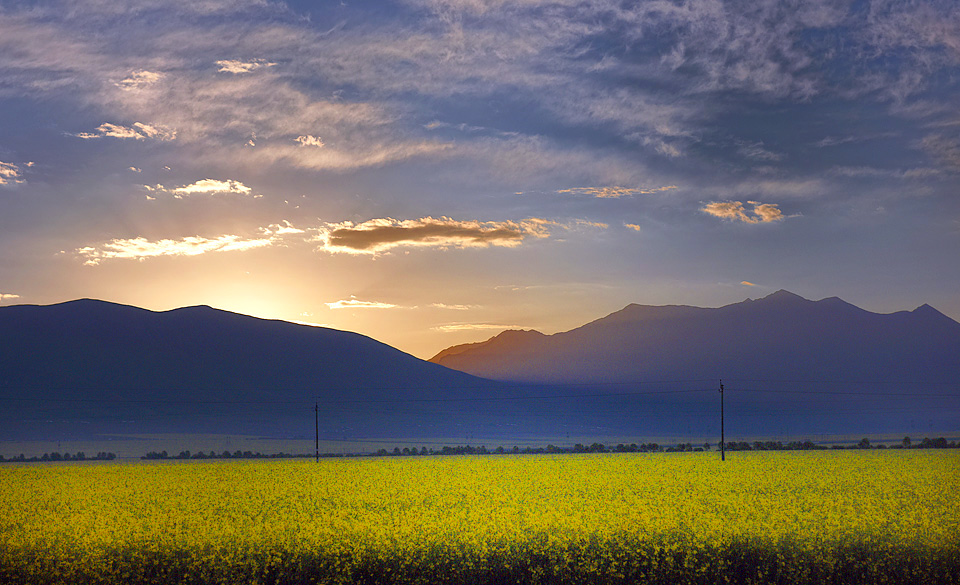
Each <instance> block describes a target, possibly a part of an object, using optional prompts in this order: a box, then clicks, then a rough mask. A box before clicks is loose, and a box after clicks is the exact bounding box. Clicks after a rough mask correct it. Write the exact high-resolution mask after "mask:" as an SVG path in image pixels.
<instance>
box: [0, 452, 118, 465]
mask: <svg viewBox="0 0 960 585" xmlns="http://www.w3.org/2000/svg"><path fill="white" fill-rule="evenodd" d="M116 458H117V455H116V453H108V452H107V451H100V452H99V453H97V454H96V455H95V456H93V457H87V455H86V453H84V452H83V451H77V452H76V454H74V455H71V454H69V453H62V454H61V453H59V452H57V451H54V452H53V453H44V454H43V455H42V456H40V457H37V456H33V457H25V456H24V455H23V453H21V454H19V455H16V456H14V457H11V458H9V459H7V458H5V457H4V456H3V455H0V463H37V462H40V461H43V462H47V461H113V460H114V459H116Z"/></svg>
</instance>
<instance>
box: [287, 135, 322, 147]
mask: <svg viewBox="0 0 960 585" xmlns="http://www.w3.org/2000/svg"><path fill="white" fill-rule="evenodd" d="M294 142H297V143H299V144H300V146H316V147H318V148H323V146H324V144H323V140H321V139H320V137H319V136H311V135H309V134H306V135H303V136H297V137H296V138H295V139H294Z"/></svg>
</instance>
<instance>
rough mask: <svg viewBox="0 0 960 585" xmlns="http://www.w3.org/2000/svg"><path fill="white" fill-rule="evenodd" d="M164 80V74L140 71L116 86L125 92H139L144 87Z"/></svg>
mask: <svg viewBox="0 0 960 585" xmlns="http://www.w3.org/2000/svg"><path fill="white" fill-rule="evenodd" d="M162 78H163V74H162V73H157V72H155V71H147V70H146V69H141V70H139V71H134V72H133V73H131V74H130V75H129V76H127V77H124V78H123V79H121V80H120V81H118V82H117V83H116V84H115V85H116V86H117V87H119V88H120V89H122V90H125V91H134V90H138V89H141V88H143V87H146V86H148V85H151V84H154V83H156V82H158V81H160V80H161V79H162Z"/></svg>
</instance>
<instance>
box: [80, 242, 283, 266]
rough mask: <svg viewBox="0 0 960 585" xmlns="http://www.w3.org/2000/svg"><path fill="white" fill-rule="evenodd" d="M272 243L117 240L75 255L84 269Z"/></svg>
mask: <svg viewBox="0 0 960 585" xmlns="http://www.w3.org/2000/svg"><path fill="white" fill-rule="evenodd" d="M273 243H274V239H273V238H270V237H261V238H253V239H249V238H244V237H242V236H237V235H222V236H218V237H216V238H205V237H202V236H189V237H186V238H182V239H179V240H167V239H164V240H153V241H151V240H148V239H146V238H142V237H141V238H130V239H125V238H116V239H113V240H110V241H108V242H105V243H103V244H101V245H99V246H88V247H85V248H78V249H77V250H76V253H77V255H78V256H80V257H81V258H83V259H84V262H83V263H84V264H86V265H87V266H96V265H97V264H100V263H101V262H102V261H104V260H116V259H127V260H146V259H148V258H156V257H160V256H199V255H201V254H208V253H211V252H239V251H244V250H252V249H254V248H263V247H266V246H270V245H271V244H273Z"/></svg>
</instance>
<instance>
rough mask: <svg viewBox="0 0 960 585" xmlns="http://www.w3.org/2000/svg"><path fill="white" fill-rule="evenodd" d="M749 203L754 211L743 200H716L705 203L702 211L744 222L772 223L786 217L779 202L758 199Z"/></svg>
mask: <svg viewBox="0 0 960 585" xmlns="http://www.w3.org/2000/svg"><path fill="white" fill-rule="evenodd" d="M747 204H749V205H752V206H753V210H752V211H749V212H748V211H747V210H746V208H745V207H744V204H743V202H741V201H714V202H712V203H708V204H706V205H704V206H703V207H702V208H700V211H703V212H704V213H707V214H708V215H712V216H714V217H719V218H721V219H728V220H731V221H742V222H744V223H770V222H774V221H780V220H782V219H783V217H784V215H783V212H782V211H780V208H779V206H778V205H777V204H774V203H760V202H758V201H747Z"/></svg>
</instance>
